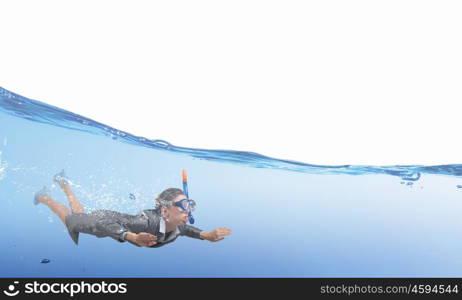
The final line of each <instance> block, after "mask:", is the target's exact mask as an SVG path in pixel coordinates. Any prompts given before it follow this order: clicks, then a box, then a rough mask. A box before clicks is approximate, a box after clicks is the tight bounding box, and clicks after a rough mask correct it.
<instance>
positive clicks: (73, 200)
mask: <svg viewBox="0 0 462 300" xmlns="http://www.w3.org/2000/svg"><path fill="white" fill-rule="evenodd" d="M53 181H54V182H55V183H57V184H58V185H59V186H60V187H61V189H62V190H63V192H64V193H65V194H66V197H67V199H68V200H69V205H70V206H71V211H72V213H73V214H78V213H83V210H84V209H83V206H82V204H80V202H79V200H77V197H76V196H75V195H74V192H72V189H71V186H70V183H71V182H70V181H69V179H67V177H66V174H65V173H64V170H62V171H61V172H60V173H58V174H56V175H55V176H54V177H53Z"/></svg>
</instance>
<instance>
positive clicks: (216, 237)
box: [200, 228, 232, 242]
mask: <svg viewBox="0 0 462 300" xmlns="http://www.w3.org/2000/svg"><path fill="white" fill-rule="evenodd" d="M231 232H232V231H231V229H228V228H217V229H214V230H212V231H208V232H206V231H202V232H201V234H200V236H201V238H203V239H205V240H207V241H210V242H218V241H221V240H223V239H224V237H223V236H225V235H229V234H231Z"/></svg>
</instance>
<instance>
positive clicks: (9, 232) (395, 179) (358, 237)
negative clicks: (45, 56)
mask: <svg viewBox="0 0 462 300" xmlns="http://www.w3.org/2000/svg"><path fill="white" fill-rule="evenodd" d="M41 100H43V101H45V102H46V99H41ZM95 100H96V99H95ZM128 105H129V104H128ZM134 134H136V132H134V133H128V132H125V131H123V128H118V129H116V128H112V127H110V126H107V125H105V124H101V123H98V122H97V121H95V120H90V119H88V118H85V117H84V116H80V115H76V114H74V113H72V112H69V111H65V110H62V109H59V108H57V107H54V106H51V105H48V104H46V103H44V102H41V101H37V100H32V99H29V98H26V97H23V96H20V95H17V94H15V93H13V92H10V91H8V90H5V89H2V88H0V211H1V214H2V217H1V218H0V225H1V235H2V239H1V249H2V252H1V253H2V255H1V257H0V266H1V268H0V277H460V276H461V275H462V239H461V235H462V217H461V215H462V214H461V212H462V178H461V176H462V165H460V164H451V165H438V166H425V165H407V166H406V165H396V166H373V165H348V164H347V163H348V162H345V165H341V166H322V165H314V164H309V163H308V162H306V163H305V162H297V161H291V160H286V159H284V158H271V157H267V156H264V155H263V154H264V153H263V154H259V153H253V152H243V151H239V149H220V150H207V149H194V148H186V147H181V146H176V145H172V144H170V143H169V142H168V137H165V136H163V133H162V128H158V131H157V132H152V137H162V138H163V139H149V138H148V137H139V136H136V135H134ZM301 134H303V132H301ZM326 138H329V137H326ZM255 139H256V140H258V137H255ZM303 142H304V143H308V142H309V133H306V136H305V140H304V141H303ZM365 142H367V141H365ZM341 147H342V145H339V151H341ZM390 147H399V145H390ZM183 169H185V170H187V173H188V188H189V196H190V198H191V199H194V200H195V201H196V203H197V208H196V210H195V211H194V219H195V223H194V225H193V226H196V227H198V228H200V229H202V230H206V231H209V230H213V229H215V228H219V227H227V228H230V229H232V234H230V235H228V236H226V237H225V239H224V240H222V241H220V242H217V243H213V242H209V241H204V240H199V239H193V238H188V237H185V236H182V237H179V238H178V239H177V240H176V241H175V242H174V243H170V244H168V245H165V246H163V247H159V248H147V247H136V246H134V245H132V244H130V243H120V242H118V241H116V240H114V239H112V238H110V237H107V238H97V237H96V236H93V235H88V234H84V233H81V234H80V240H79V244H78V245H76V244H75V243H74V242H73V241H72V239H71V237H70V236H69V233H68V231H67V229H66V227H65V226H64V224H63V223H62V221H61V220H60V219H59V217H57V216H56V215H55V214H54V213H53V212H52V211H51V210H50V209H49V208H48V207H47V206H45V205H43V204H39V205H34V195H35V193H36V192H37V191H39V190H41V189H42V188H43V187H44V186H46V187H47V189H49V191H50V193H51V197H52V198H53V199H55V200H56V201H58V202H60V203H63V204H64V205H68V202H67V199H66V195H65V194H64V193H63V191H62V190H61V189H60V188H59V186H57V185H56V183H55V182H54V181H53V176H54V175H55V174H57V173H58V172H61V171H62V170H64V171H65V172H66V175H67V176H68V178H69V180H70V185H71V187H72V189H73V191H74V193H75V195H76V197H77V198H78V199H79V200H80V202H81V203H82V205H83V206H84V209H85V211H86V212H91V211H95V210H100V209H108V210H115V211H118V212H122V213H127V214H133V215H135V214H138V213H139V212H140V211H142V210H144V209H152V208H154V206H155V198H156V196H157V195H158V194H159V193H160V192H162V191H163V190H165V189H167V188H170V187H177V188H182V177H181V175H182V173H181V172H182V170H183Z"/></svg>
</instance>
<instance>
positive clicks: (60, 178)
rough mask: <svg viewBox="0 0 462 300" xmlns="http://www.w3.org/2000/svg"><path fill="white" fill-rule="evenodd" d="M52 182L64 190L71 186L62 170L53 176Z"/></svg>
mask: <svg viewBox="0 0 462 300" xmlns="http://www.w3.org/2000/svg"><path fill="white" fill-rule="evenodd" d="M53 181H54V182H55V183H56V184H57V185H59V186H60V187H61V188H62V189H65V187H68V186H69V185H70V184H71V182H70V181H69V179H67V177H66V174H65V173H64V170H62V171H61V172H59V173H58V174H55V176H53Z"/></svg>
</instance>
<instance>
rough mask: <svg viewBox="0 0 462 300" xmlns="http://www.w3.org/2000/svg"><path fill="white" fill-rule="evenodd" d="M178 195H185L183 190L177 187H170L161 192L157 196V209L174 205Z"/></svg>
mask: <svg viewBox="0 0 462 300" xmlns="http://www.w3.org/2000/svg"><path fill="white" fill-rule="evenodd" d="M178 195H184V193H183V190H180V189H177V188H168V189H166V190H164V191H163V192H162V193H160V194H159V196H157V198H156V209H158V208H161V207H162V206H167V207H169V206H172V201H173V199H175V198H176V197H177V196H178Z"/></svg>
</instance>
